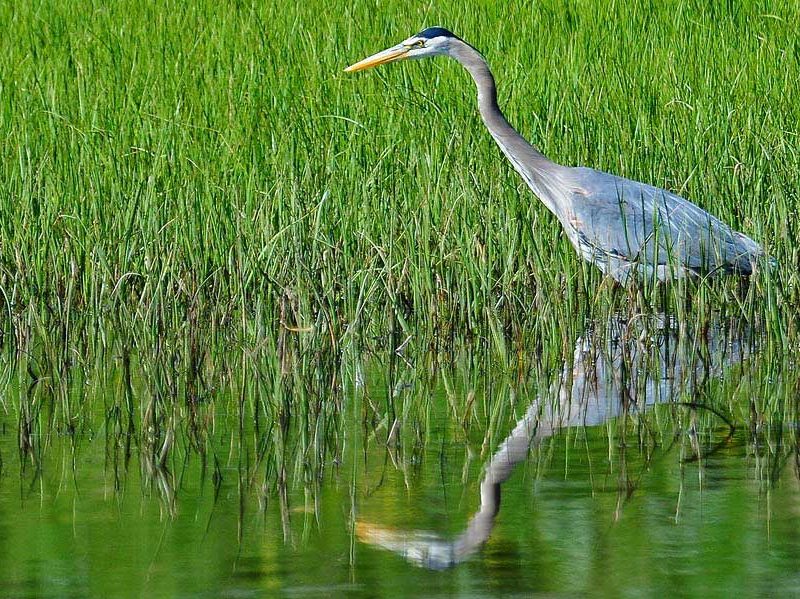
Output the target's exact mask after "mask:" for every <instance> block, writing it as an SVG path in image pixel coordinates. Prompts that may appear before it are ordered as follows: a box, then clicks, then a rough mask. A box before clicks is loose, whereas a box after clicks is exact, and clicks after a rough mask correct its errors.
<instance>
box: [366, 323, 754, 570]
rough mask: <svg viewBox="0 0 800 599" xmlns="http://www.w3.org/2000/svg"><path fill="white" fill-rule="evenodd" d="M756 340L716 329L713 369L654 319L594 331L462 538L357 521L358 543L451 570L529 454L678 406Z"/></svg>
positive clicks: (490, 483) (489, 469)
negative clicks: (546, 443)
mask: <svg viewBox="0 0 800 599" xmlns="http://www.w3.org/2000/svg"><path fill="white" fill-rule="evenodd" d="M598 331H599V332H600V334H598ZM754 337H755V335H753V333H752V331H750V330H749V329H747V328H746V327H743V326H738V325H736V326H734V325H732V324H731V323H727V325H724V324H722V323H718V324H716V325H713V326H712V327H711V328H710V329H709V332H708V333H707V337H705V338H704V339H703V343H707V344H708V345H707V350H708V351H707V353H706V352H705V351H703V352H702V354H706V355H707V356H711V357H712V364H711V366H710V368H707V365H706V364H704V363H703V360H702V358H701V353H700V352H697V351H695V352H693V353H692V354H691V357H688V358H687V356H686V355H680V352H679V351H676V348H678V347H679V344H678V329H677V328H675V326H674V323H672V322H669V321H666V320H665V319H664V318H660V317H655V322H651V323H650V324H649V327H648V325H647V324H643V321H642V320H641V319H640V320H637V321H635V322H633V321H631V322H630V323H628V322H626V321H623V320H621V319H614V320H612V321H611V322H610V323H609V324H608V326H607V327H606V329H605V331H602V330H599V329H598V328H597V327H593V328H592V329H591V330H590V332H588V333H587V334H585V335H584V336H582V337H579V338H578V340H577V342H576V343H575V355H574V360H572V361H568V362H567V363H566V364H565V365H564V368H563V370H562V374H561V377H560V380H559V381H558V383H557V384H556V385H555V388H554V389H553V390H552V392H551V395H552V397H553V398H554V399H553V400H552V401H551V399H550V398H549V397H547V396H544V397H542V396H539V397H537V398H536V399H535V400H534V401H533V403H531V405H530V406H529V407H528V410H527V411H526V412H525V415H524V416H523V417H522V418H521V419H520V420H519V421H518V422H517V424H516V426H515V427H514V430H512V431H511V433H510V434H509V435H508V437H507V438H506V439H505V441H503V443H502V444H501V445H500V446H499V447H498V449H497V451H496V452H495V453H494V455H493V456H492V458H491V460H489V462H488V464H486V467H485V470H484V476H483V480H482V481H481V484H480V509H479V510H478V512H477V513H476V514H475V515H474V516H473V517H472V518H471V519H470V521H469V523H468V524H467V527H466V529H465V530H464V531H463V532H462V533H461V534H459V535H458V536H457V537H456V538H455V539H454V540H451V541H448V540H445V539H442V538H441V537H439V536H438V535H436V534H434V533H431V532H424V531H402V530H392V529H388V528H384V527H381V526H380V525H377V524H371V523H367V522H364V521H359V522H357V523H356V536H357V537H358V539H359V541H361V542H362V543H366V544H369V545H375V546H377V547H381V548H383V549H386V550H389V551H393V552H394V553H397V554H399V555H402V556H403V557H404V558H406V559H407V560H408V561H410V562H412V563H414V564H416V565H418V566H422V567H424V568H429V569H433V570H442V569H445V568H450V567H453V566H455V565H456V564H459V563H461V562H463V561H465V560H466V559H468V558H469V557H470V556H471V555H473V554H474V553H475V552H476V551H477V550H478V549H480V547H481V546H482V545H483V544H484V543H485V542H486V541H487V540H488V539H489V536H490V535H491V532H492V529H493V528H494V521H495V517H496V516H497V513H498V512H499V510H500V487H501V485H502V484H503V483H504V482H505V481H506V480H507V479H508V478H509V477H510V476H511V473H512V472H513V470H514V467H515V466H516V465H517V464H518V463H519V462H522V461H523V460H525V459H526V458H527V457H528V455H529V453H530V450H531V448H533V447H535V446H536V445H538V444H539V443H541V442H542V441H543V440H544V439H547V438H548V437H551V436H553V435H554V434H555V433H556V432H557V431H559V430H561V429H564V428H568V427H575V426H597V425H600V424H603V423H604V422H607V421H608V420H610V419H612V418H616V417H618V416H622V415H624V414H625V413H626V410H627V411H628V412H630V411H644V410H645V409H647V408H649V407H650V406H652V405H654V404H656V403H663V402H668V401H673V400H675V399H676V398H677V397H679V396H681V395H683V394H685V393H687V392H691V390H692V389H693V387H694V385H696V384H697V382H698V381H702V380H704V377H705V378H708V377H711V376H718V375H719V374H720V373H721V372H723V371H724V370H725V369H726V368H727V367H728V366H730V365H733V364H736V363H739V362H741V361H742V360H744V359H745V358H746V357H747V356H748V355H749V354H750V353H751V352H752V351H753V343H752V340H753V338H754ZM623 364H624V365H625V366H626V367H625V368H623V367H622V366H623ZM623 373H627V378H625V377H626V375H625V374H623ZM555 398H557V401H555Z"/></svg>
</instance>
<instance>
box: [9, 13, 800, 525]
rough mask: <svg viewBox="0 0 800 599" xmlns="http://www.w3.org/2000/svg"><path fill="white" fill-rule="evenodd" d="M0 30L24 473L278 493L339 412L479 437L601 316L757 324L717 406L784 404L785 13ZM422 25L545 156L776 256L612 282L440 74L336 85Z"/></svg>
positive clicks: (21, 24)
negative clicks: (454, 49) (98, 460)
mask: <svg viewBox="0 0 800 599" xmlns="http://www.w3.org/2000/svg"><path fill="white" fill-rule="evenodd" d="M0 19H1V20H2V21H3V22H4V23H7V24H8V27H7V34H6V35H4V36H2V39H0V72H2V73H3V76H2V79H1V80H0V134H2V137H3V139H4V140H5V143H4V144H3V145H2V147H0V169H1V170H0V215H2V218H0V290H1V291H2V293H1V294H0V300H2V310H0V318H2V327H0V329H1V330H0V335H2V373H0V374H1V375H2V379H0V382H2V385H3V390H2V396H1V397H2V402H3V403H2V407H3V409H4V412H5V416H4V418H5V419H6V421H7V422H8V423H9V425H10V426H11V427H13V428H14V429H15V430H18V431H19V432H18V437H19V450H20V457H21V462H20V463H21V464H23V466H24V467H33V468H34V470H35V469H37V468H39V467H40V466H41V464H42V463H43V460H44V454H45V452H46V450H47V449H48V447H50V446H51V445H52V444H53V443H54V439H56V438H58V437H59V436H66V437H68V438H73V439H76V441H75V446H74V447H75V448H74V452H76V453H78V454H79V453H80V451H81V449H80V447H81V443H79V442H78V441H77V439H84V438H95V437H96V436H98V435H102V436H103V438H104V439H105V445H106V448H107V456H108V458H107V459H108V460H109V464H110V471H112V472H114V477H115V485H124V480H125V474H124V472H125V468H126V467H127V464H128V462H129V460H130V459H131V456H133V455H136V456H142V457H141V464H142V469H143V472H145V473H147V475H148V476H149V477H150V478H151V480H155V481H156V483H154V484H156V485H157V486H158V487H159V488H160V489H162V490H164V492H165V493H166V495H169V494H170V491H169V490H170V489H174V488H176V486H177V487H179V486H180V485H179V484H176V483H177V482H178V481H176V480H175V479H176V477H178V476H179V473H180V471H181V465H182V464H184V463H185V462H186V460H194V459H199V460H201V461H202V462H203V464H204V468H203V471H204V472H208V478H209V480H211V481H212V482H215V484H217V483H218V482H219V480H220V477H222V476H223V472H224V471H226V468H228V467H229V466H230V464H231V463H237V464H238V465H239V469H238V470H237V472H238V473H239V474H238V476H240V477H241V483H242V485H243V486H244V487H247V488H253V486H255V487H258V488H260V489H264V490H265V492H266V491H267V490H268V491H269V492H274V491H275V490H276V489H277V490H278V496H279V497H280V498H281V501H282V502H284V503H285V501H286V495H285V491H284V492H281V491H280V489H281V488H283V489H284V490H285V487H286V485H287V484H288V483H287V481H289V480H296V481H303V484H316V483H314V481H317V482H318V481H319V480H320V479H321V477H322V476H323V473H325V472H327V471H329V470H330V469H331V468H332V466H331V465H332V464H339V463H342V461H343V460H344V459H345V455H346V452H347V449H346V448H347V441H348V439H347V438H346V437H347V435H348V434H353V433H352V431H350V429H348V428H347V427H346V426H345V425H344V422H345V421H356V422H360V423H361V424H362V430H363V436H364V439H366V441H365V443H367V444H369V443H381V444H383V445H384V446H386V447H387V456H389V455H392V456H394V457H393V458H392V459H393V460H394V461H395V463H396V464H401V465H402V464H407V463H410V462H408V461H405V460H404V459H401V457H398V456H413V455H415V454H419V453H420V452H421V451H422V450H421V449H420V448H422V447H425V443H426V442H427V439H428V438H429V437H430V436H431V435H432V434H433V431H434V430H438V429H436V426H439V425H435V423H437V422H441V421H442V419H444V420H445V421H446V422H447V423H448V424H447V426H445V431H444V433H443V434H447V435H455V436H457V437H458V438H459V439H463V440H464V442H465V444H466V447H468V448H470V451H474V452H476V455H481V456H485V455H488V452H489V451H491V449H492V448H493V447H494V445H495V444H496V443H497V442H499V441H500V440H502V438H503V436H504V434H505V432H506V431H507V430H508V427H509V425H510V424H512V423H513V421H514V417H515V416H516V415H518V413H519V410H520V409H522V407H524V405H526V401H529V399H530V397H532V396H534V395H535V394H536V393H540V392H541V391H542V389H546V388H548V385H549V384H550V383H549V382H548V381H551V380H552V378H553V376H555V374H554V373H558V372H560V371H561V368H562V366H563V364H564V362H565V361H568V360H569V358H570V356H571V355H572V353H573V351H574V346H573V344H574V343H575V340H576V339H577V338H578V337H580V336H581V335H583V334H584V333H585V332H586V331H587V330H589V329H591V328H592V327H598V326H599V327H600V328H602V325H598V324H597V323H603V322H607V321H609V320H610V319H612V318H617V317H618V316H619V315H620V314H622V315H624V316H625V317H626V318H629V319H637V318H640V317H642V315H645V316H646V315H652V314H655V313H663V312H666V313H669V314H672V315H674V316H675V318H676V319H677V321H678V322H679V323H680V326H681V327H684V329H685V330H687V331H688V330H692V331H695V333H693V335H691V336H688V337H687V341H686V342H687V343H690V342H695V345H696V346H698V347H699V346H702V334H700V333H697V331H701V332H702V331H703V330H704V327H705V328H707V327H708V326H709V323H711V322H717V321H719V320H720V319H722V320H725V319H744V320H746V321H747V322H749V323H750V326H751V327H752V328H753V330H757V331H759V333H758V348H759V353H758V358H757V359H756V360H754V365H753V366H752V367H743V368H742V372H741V377H740V378H738V379H737V380H731V379H728V378H725V379H724V380H723V381H722V382H721V383H720V384H719V385H717V386H711V387H709V389H708V391H707V393H708V395H709V398H710V400H711V401H712V403H713V404H714V405H715V406H717V408H719V409H722V410H724V411H725V413H727V414H733V416H734V417H735V418H736V420H737V422H744V423H747V426H749V427H750V428H752V430H753V435H754V436H753V438H754V439H757V438H761V437H766V438H770V435H773V434H778V433H774V432H773V429H772V428H771V427H772V426H773V425H775V426H776V427H777V429H775V430H783V429H782V428H781V425H782V423H787V422H795V421H796V414H795V406H794V403H793V401H792V400H791V399H790V398H791V397H792V393H793V390H795V389H796V380H795V378H796V377H795V378H793V377H794V375H793V373H794V372H795V368H796V364H795V357H794V355H795V352H796V350H797V347H798V332H797V312H796V306H797V305H798V300H800V298H798V285H797V283H798V281H797V276H798V275H797V272H798V265H799V264H800V257H799V256H798V253H797V247H798V244H797V239H798V234H797V229H796V226H797V225H796V223H797V218H796V215H797V205H798V197H797V194H798V189H800V185H799V183H800V155H799V154H798V146H797V139H798V138H797V135H798V131H797V123H798V121H799V120H800V97H798V96H799V94H800V90H799V89H798V86H797V81H798V76H799V75H800V68H798V61H800V45H798V39H800V35H798V31H797V25H796V24H797V23H798V22H800V14H798V12H797V7H796V6H794V5H792V4H791V3H788V4H783V3H772V2H742V3H737V4H735V5H726V7H724V8H723V7H721V5H720V6H712V7H709V6H706V4H705V3H701V2H666V3H653V4H650V5H648V6H647V7H646V8H642V7H641V6H627V5H621V4H619V3H615V2H604V1H592V2H588V1H586V2H583V1H582V2H577V3H573V4H571V5H569V6H562V5H561V3H555V2H542V3H537V4H536V5H535V6H533V5H529V4H527V3H521V2H512V3H486V4H481V5H479V6H477V7H474V6H468V5H466V4H463V5H453V4H452V3H450V4H442V5H428V4H417V5H413V6H412V7H411V8H410V9H409V6H408V5H407V4H403V5H402V6H401V5H400V4H399V3H396V2H389V3H382V4H381V5H380V6H379V7H376V5H374V4H370V3H356V4H352V3H351V4H348V5H347V6H344V5H341V6H332V5H330V4H329V3H326V4H324V5H323V4H321V3H318V2H306V3H302V4H298V5H291V6H290V5H283V4H276V3H271V4H270V3H267V4H263V3H256V4H248V3H239V2H215V3H210V2H200V3H190V4H186V3H177V2H167V3H166V4H165V3H151V2H145V3H139V2H116V3H92V2H86V3H80V4H78V5H75V4H72V3H66V2H59V1H55V0H53V1H48V2H39V3H21V4H20V3H7V4H3V5H2V6H0ZM435 23H438V24H441V25H445V26H448V27H450V28H452V29H453V30H454V31H456V32H457V33H459V34H460V35H462V36H463V37H464V38H466V39H467V40H469V41H470V42H471V43H473V44H474V45H475V46H476V47H478V48H480V49H481V50H482V51H483V52H484V53H485V55H486V56H487V58H488V59H489V62H490V64H491V65H492V67H493V69H494V70H495V73H496V76H497V79H498V83H499V86H500V96H501V103H502V105H503V107H504V110H505V111H506V113H507V116H508V117H509V119H510V121H511V122H512V123H513V124H515V125H516V126H517V127H518V128H519V129H520V130H521V131H522V132H523V133H524V134H525V135H526V136H527V137H528V138H530V139H531V140H532V141H533V143H535V144H536V145H537V146H538V147H539V148H540V149H541V150H542V151H543V152H545V153H546V154H548V155H549V156H551V157H552V158H553V159H555V160H557V161H560V162H563V163H565V164H586V165H591V166H594V167H597V168H601V169H605V170H609V171H612V172H615V173H618V174H621V175H625V176H628V177H632V178H635V179H640V180H643V181H646V182H649V183H653V184H656V185H660V186H664V187H667V188H669V189H671V190H675V191H678V192H680V193H682V194H684V195H685V196H686V197H688V198H689V199H691V200H693V201H695V202H696V203H698V204H699V205H701V206H702V207H704V208H707V209H708V210H710V211H711V212H713V213H714V214H716V215H717V216H719V217H720V218H721V219H722V220H724V221H726V222H729V223H730V224H731V225H733V226H734V227H735V228H737V229H740V230H742V231H744V232H746V233H747V234H749V235H750V236H752V237H753V238H754V239H757V240H758V241H759V242H761V243H762V244H763V245H764V247H765V248H766V249H767V251H768V252H769V253H770V254H771V255H773V256H775V257H776V258H777V260H778V261H779V263H780V267H779V268H778V269H777V270H775V271H772V272H763V273H759V274H758V276H755V277H754V278H753V280H752V281H751V282H750V284H749V286H743V285H741V284H740V283H739V282H738V281H735V280H731V279H729V280H718V281H711V280H709V281H706V280H702V281H699V282H691V283H690V282H680V283H677V284H675V285H672V286H668V287H664V286H652V285H644V286H643V287H641V288H638V289H621V288H619V287H616V286H614V285H612V284H610V282H609V281H607V280H603V279H602V278H601V276H600V275H599V273H598V272H597V271H596V270H595V269H594V268H592V267H590V266H587V265H585V264H583V263H581V262H579V260H578V258H577V257H576V255H575V253H574V251H573V250H572V248H571V247H570V246H569V244H568V242H567V241H566V239H564V237H563V236H562V235H561V233H560V229H559V227H558V223H557V222H556V221H555V219H553V218H552V217H551V216H550V215H549V214H547V213H546V210H545V209H544V208H543V207H542V206H541V205H540V204H539V203H538V201H537V200H536V199H535V198H534V197H533V196H532V195H531V194H530V193H529V192H528V191H527V189H526V188H525V186H524V184H523V183H522V182H521V181H520V180H519V179H518V178H517V177H516V176H515V174H514V173H513V172H512V170H511V169H510V167H509V165H507V164H506V163H505V162H504V160H503V159H502V158H501V156H500V155H499V152H498V151H497V149H496V148H495V147H494V146H493V145H492V142H491V139H490V138H489V136H488V135H487V134H486V132H485V131H484V129H483V127H482V125H481V124H480V122H479V119H478V117H477V114H476V111H475V105H474V97H473V96H474V91H473V89H472V83H471V82H470V81H469V80H468V77H467V76H466V74H465V73H463V72H462V71H461V70H460V68H459V67H458V66H457V65H455V64H451V63H448V62H445V61H443V60H442V61H431V62H425V63H415V64H406V65H392V66H391V67H387V68H385V69H381V70H377V71H375V72H370V73H368V74H365V75H363V76H358V77H353V76H347V75H344V74H343V73H342V72H341V71H342V68H343V67H344V66H345V65H347V64H349V63H351V62H352V61H354V60H355V59H358V58H361V57H362V56H364V55H366V54H368V53H371V52H373V51H375V50H377V49H380V48H382V47H385V46H387V45H389V44H392V43H395V42H396V41H397V40H398V39H402V38H404V37H406V36H407V35H409V34H410V33H412V32H414V31H417V30H419V29H421V28H422V27H424V26H426V25H432V24H435ZM367 376H368V377H369V378H371V379H375V378H377V381H373V380H370V381H368V382H367V383H364V377H367ZM433 389H444V393H443V396H444V397H446V403H445V404H442V405H439V404H438V403H435V402H433V401H432V400H431V397H432V396H433V393H432V390H433ZM438 394H439V391H437V396H438ZM623 426H627V425H623ZM348 431H350V432H348ZM439 432H442V431H439ZM437 434H438V433H437ZM771 447H775V446H771ZM781 447H786V444H783V445H781ZM781 451H783V450H781ZM5 457H6V458H7V456H5ZM353 457H354V456H353V455H351V456H350V459H353ZM5 461H7V460H4V463H5ZM412 462H413V460H412ZM475 463H477V462H475ZM25 465H27V466H25ZM333 468H334V470H335V468H336V467H335V466H334V467H333ZM284 511H285V510H284ZM284 511H282V514H283V513H284ZM286 513H287V514H288V512H286ZM287 517H288V516H287Z"/></svg>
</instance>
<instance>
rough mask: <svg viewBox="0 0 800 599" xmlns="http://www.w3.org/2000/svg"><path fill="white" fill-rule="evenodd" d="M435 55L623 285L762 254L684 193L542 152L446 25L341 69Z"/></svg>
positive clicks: (522, 169) (573, 232)
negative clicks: (457, 73) (471, 86)
mask: <svg viewBox="0 0 800 599" xmlns="http://www.w3.org/2000/svg"><path fill="white" fill-rule="evenodd" d="M437 55H444V56H450V57H451V58H455V59H456V60H457V61H458V62H460V63H461V65H462V66H464V68H466V69H467V71H469V73H470V75H472V78H473V79H474V80H475V84H476V85H477V87H478V109H479V110H480V114H481V117H482V118H483V122H484V123H485V124H486V128H487V129H488V130H489V133H491V134H492V137H493V138H494V140H495V141H496V142H497V145H498V146H500V149H501V150H502V151H503V153H504V154H505V155H506V157H507V158H508V159H509V160H510V161H511V164H512V165H513V166H514V168H515V169H516V170H517V172H519V174H520V175H522V178H523V179H524V180H525V182H526V183H527V184H528V187H530V188H531V190H533V192H534V193H535V194H536V195H537V196H538V197H539V199H540V200H541V201H542V202H543V203H544V205H545V206H547V208H548V209H549V210H550V212H552V213H553V214H555V216H556V218H558V220H559V222H560V223H561V225H562V226H563V227H564V231H565V232H566V234H567V237H568V238H569V240H570V242H571V243H572V245H573V246H574V247H575V249H576V250H577V252H578V254H579V255H580V256H581V257H583V258H584V259H585V260H587V261H589V262H591V263H592V264H595V265H596V266H598V267H599V268H600V270H602V271H603V272H604V273H606V274H607V275H610V276H611V277H613V278H614V279H616V280H617V281H619V282H620V283H622V284H625V283H627V282H628V281H630V280H631V278H632V276H638V277H639V278H642V279H645V278H652V277H653V276H654V275H655V277H656V278H657V279H658V280H660V281H664V280H668V279H673V278H679V277H684V276H687V275H700V274H716V273H720V272H722V273H737V274H741V275H750V274H752V273H753V270H754V269H755V268H756V266H757V264H758V263H760V262H761V261H762V260H763V259H764V258H765V256H764V251H763V250H762V249H761V246H760V245H759V244H758V243H756V242H755V241H753V240H752V239H750V238H749V237H748V236H747V235H744V234H743V233H739V232H738V231H734V230H733V229H731V227H729V226H728V225H726V224H725V223H723V222H722V221H720V220H719V219H717V218H715V217H714V216H712V215H711V214H709V213H708V212H706V211H705V210H703V209H702V208H700V207H698V206H696V205H695V204H693V203H692V202H690V201H689V200H687V199H685V198H682V197H680V196H678V195H676V194H674V193H671V192H669V191H665V190H663V189H659V188H657V187H653V186H651V185H646V184H644V183H639V182H638V181H632V180H630V179H625V178H623V177H618V176H616V175H611V174H609V173H604V172H602V171H598V170H595V169H592V168H587V167H568V166H563V165H560V164H557V163H555V162H553V161H552V160H550V159H548V158H547V157H546V156H544V155H543V154H542V153H541V152H539V151H538V150H537V149H536V148H534V147H533V146H532V145H531V144H529V143H528V142H527V141H526V140H525V139H524V138H523V137H522V136H521V135H520V134H519V133H517V131H516V130H514V128H513V127H512V126H511V125H509V123H508V121H507V120H506V118H505V117H504V116H503V113H502V112H501V111H500V108H499V106H498V105H497V90H496V88H495V83H494V77H493V76H492V73H491V71H490V70H489V66H488V65H487V64H486V61H485V60H484V58H483V56H481V54H480V53H479V52H478V51H477V50H476V49H475V48H473V47H472V46H470V45H469V44H468V43H466V42H465V41H464V40H462V39H461V38H459V37H457V36H456V35H454V34H453V33H451V32H450V31H448V30H447V29H443V28H441V27H431V28H428V29H425V30H424V31H422V32H420V33H418V34H416V35H413V36H411V37H410V38H408V39H407V40H405V41H403V42H401V43H400V44H398V45H396V46H393V47H391V48H388V49H387V50H384V51H383V52H379V53H377V54H374V55H373V56H370V57H368V58H365V59H364V60H362V61H360V62H357V63H356V64H354V65H351V66H349V67H347V69H345V71H348V72H351V71H360V70H363V69H367V68H370V67H374V66H378V65H381V64H386V63H389V62H395V61H397V60H402V59H406V58H425V57H427V56H437ZM770 263H773V261H772V260H771V259H770Z"/></svg>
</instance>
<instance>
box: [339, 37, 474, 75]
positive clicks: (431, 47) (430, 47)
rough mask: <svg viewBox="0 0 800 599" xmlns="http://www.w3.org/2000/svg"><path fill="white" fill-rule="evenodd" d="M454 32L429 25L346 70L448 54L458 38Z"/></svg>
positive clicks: (361, 69)
mask: <svg viewBox="0 0 800 599" xmlns="http://www.w3.org/2000/svg"><path fill="white" fill-rule="evenodd" d="M458 39H459V38H458V37H456V36H455V35H454V34H452V33H450V32H449V31H448V30H447V29H443V28H442V27H428V29H426V30H424V31H420V32H419V33H418V34H416V35H412V36H411V37H410V38H408V39H407V40H403V41H402V42H400V43H399V44H397V45H396V46H392V47H391V48H387V49H386V50H384V51H383V52H378V53H377V54H373V55H372V56H369V57H367V58H365V59H364V60H361V61H359V62H357V63H355V64H352V65H350V66H349V67H347V68H346V69H345V71H346V72H348V73H351V72H354V71H363V70H364V69H369V68H370V67H377V66H378V65H381V64H387V63H390V62H395V61H397V60H404V59H406V58H425V57H426V56H436V55H438V54H447V53H448V50H449V49H450V44H452V43H453V41H455V40H458Z"/></svg>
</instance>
